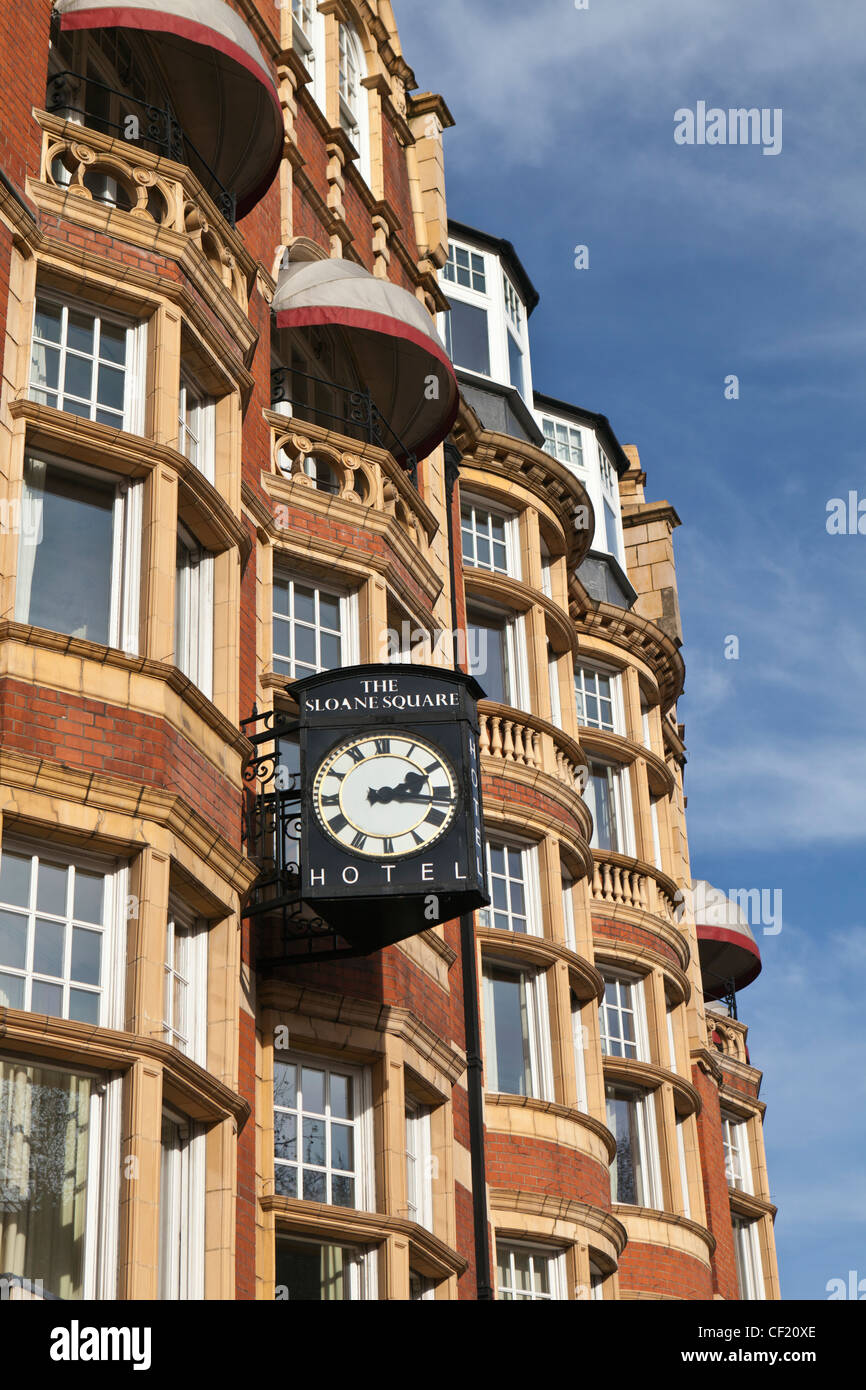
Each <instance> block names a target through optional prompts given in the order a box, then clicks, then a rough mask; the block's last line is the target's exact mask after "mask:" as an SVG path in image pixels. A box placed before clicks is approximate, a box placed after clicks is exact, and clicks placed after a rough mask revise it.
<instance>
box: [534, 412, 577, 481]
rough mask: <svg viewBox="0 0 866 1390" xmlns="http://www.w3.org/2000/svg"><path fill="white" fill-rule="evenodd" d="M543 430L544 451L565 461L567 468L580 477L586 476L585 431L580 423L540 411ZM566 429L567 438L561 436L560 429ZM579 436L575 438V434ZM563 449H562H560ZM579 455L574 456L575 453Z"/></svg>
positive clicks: (562, 461) (561, 461) (560, 460)
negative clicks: (576, 423) (583, 431)
mask: <svg viewBox="0 0 866 1390" xmlns="http://www.w3.org/2000/svg"><path fill="white" fill-rule="evenodd" d="M540 421H541V432H542V434H543V435H544V451H545V453H547V454H550V456H551V458H555V459H558V460H559V462H560V463H564V464H565V466H566V468H569V469H571V471H572V472H573V473H576V474H577V476H578V477H579V478H585V477H586V469H587V465H586V455H585V451H584V445H583V433H582V431H581V428H580V426H579V425H575V424H574V423H573V422H572V421H571V420H564V419H562V418H561V417H559V416H556V415H548V414H547V413H546V412H541V413H540ZM563 430H564V431H565V432H566V435H567V438H566V439H565V440H562V439H561V438H560V431H563ZM575 435H576V436H577V438H576V439H575V438H573V436H575ZM560 450H561V451H560ZM575 453H576V454H577V457H576V458H575V457H574V454H575Z"/></svg>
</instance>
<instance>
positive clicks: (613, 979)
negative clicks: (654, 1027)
mask: <svg viewBox="0 0 866 1390" xmlns="http://www.w3.org/2000/svg"><path fill="white" fill-rule="evenodd" d="M602 978H603V980H604V984H605V998H604V999H603V1000H602V1002H601V1003H600V1004H599V1006H598V1030H599V1036H600V1039H601V1052H602V1056H603V1057H616V1056H618V1055H620V1054H618V1053H616V1052H613V1051H611V1046H612V1044H614V1043H616V1044H618V1045H621V1046H624V1044H623V1042H622V1039H621V1037H620V1036H617V1035H614V1034H612V1033H609V1032H608V1018H607V1011H608V1010H609V1009H610V1010H611V1012H612V1013H613V1014H614V1015H615V1017H616V1019H617V1022H618V1023H619V1025H620V1033H621V1034H622V1033H624V1030H623V1027H622V1023H623V1018H624V1016H625V1015H626V1014H630V1015H631V1017H632V1020H633V1023H634V1043H633V1044H628V1045H629V1046H634V1049H635V1050H634V1053H633V1054H630V1053H628V1054H626V1053H623V1054H622V1055H624V1056H627V1057H628V1058H629V1060H631V1061H633V1062H649V1061H650V1048H649V1032H648V1030H647V1014H646V996H645V992H644V981H643V977H642V976H640V975H627V974H624V973H621V972H619V971H613V970H603V971H602ZM608 985H613V986H615V989H616V1001H615V1002H614V1003H613V1004H609V1003H608V1002H607V986H608ZM626 991H627V993H625V992H626Z"/></svg>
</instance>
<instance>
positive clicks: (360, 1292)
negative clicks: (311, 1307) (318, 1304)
mask: <svg viewBox="0 0 866 1390" xmlns="http://www.w3.org/2000/svg"><path fill="white" fill-rule="evenodd" d="M276 1238H277V1241H278V1242H279V1241H280V1240H290V1241H291V1242H292V1244H293V1245H309V1246H312V1247H314V1248H315V1249H316V1250H321V1248H322V1246H323V1245H330V1246H336V1247H337V1248H338V1249H340V1250H344V1251H346V1252H347V1254H348V1256H349V1260H348V1275H349V1280H348V1282H349V1297H348V1299H343V1300H341V1301H342V1302H344V1303H357V1302H360V1303H363V1302H369V1301H370V1300H375V1299H376V1298H377V1297H378V1293H379V1290H378V1251H377V1250H376V1249H375V1248H373V1249H370V1248H369V1247H367V1248H365V1247H364V1246H360V1245H354V1244H353V1243H352V1242H351V1241H341V1240H339V1239H337V1238H336V1237H335V1238H334V1239H333V1240H312V1239H310V1238H309V1237H307V1236H305V1235H296V1234H295V1232H294V1231H291V1230H283V1229H278V1230H277V1233H276ZM277 1287H278V1288H279V1285H277ZM276 1301H277V1302H280V1301H281V1300H280V1299H277V1300H276ZM324 1301H327V1300H323V1302H324Z"/></svg>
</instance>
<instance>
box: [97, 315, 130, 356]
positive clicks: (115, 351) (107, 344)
mask: <svg viewBox="0 0 866 1390" xmlns="http://www.w3.org/2000/svg"><path fill="white" fill-rule="evenodd" d="M99 355H100V357H103V358H104V359H105V361H106V362H116V363H118V364H119V365H120V366H123V365H124V364H125V362H126V329H125V328H118V327H117V325H116V324H113V323H106V322H105V321H104V320H103V322H102V330H101V332H100V335H99Z"/></svg>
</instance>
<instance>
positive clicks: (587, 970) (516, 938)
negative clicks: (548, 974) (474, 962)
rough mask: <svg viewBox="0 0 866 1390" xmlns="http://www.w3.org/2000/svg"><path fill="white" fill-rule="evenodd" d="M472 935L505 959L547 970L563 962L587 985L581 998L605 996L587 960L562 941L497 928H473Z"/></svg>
mask: <svg viewBox="0 0 866 1390" xmlns="http://www.w3.org/2000/svg"><path fill="white" fill-rule="evenodd" d="M475 935H476V936H477V938H478V941H479V943H480V944H481V948H482V950H483V949H484V948H485V947H489V948H490V951H489V952H488V954H490V955H500V956H503V957H507V958H508V959H513V960H521V961H525V962H526V963H527V964H529V965H537V966H540V967H541V968H542V969H547V968H549V967H550V966H551V965H555V964H556V962H557V961H560V960H561V961H565V964H566V965H567V966H568V969H569V971H570V972H571V973H572V974H574V975H576V976H577V977H578V978H579V979H580V980H581V981H582V983H583V984H584V985H585V986H586V987H587V988H586V991H585V992H584V994H583V995H582V996H581V997H582V998H583V999H592V998H595V999H598V1001H599V1003H600V1002H601V1000H602V999H603V998H604V980H603V979H602V977H601V975H600V974H599V972H598V971H597V970H596V969H595V966H594V965H591V964H590V962H589V961H586V960H584V959H583V957H582V956H579V955H577V954H576V953H575V952H574V951H572V950H571V949H570V947H568V946H565V945H564V944H563V943H562V942H559V941H551V940H550V939H549V938H548V937H546V936H532V935H531V934H530V933H529V932H512V931H502V930H501V929H500V928H499V927H481V926H478V927H476V929H475Z"/></svg>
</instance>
